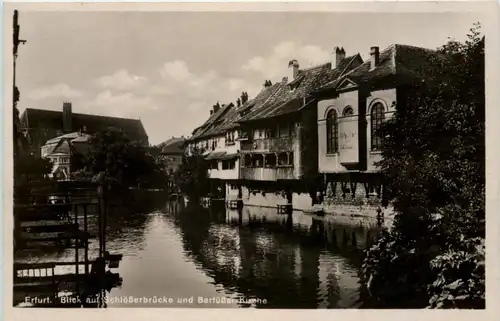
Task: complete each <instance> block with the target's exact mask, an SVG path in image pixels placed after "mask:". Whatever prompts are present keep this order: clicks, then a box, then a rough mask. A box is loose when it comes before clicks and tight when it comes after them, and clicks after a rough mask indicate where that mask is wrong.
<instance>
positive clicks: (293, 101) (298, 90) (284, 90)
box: [239, 54, 363, 122]
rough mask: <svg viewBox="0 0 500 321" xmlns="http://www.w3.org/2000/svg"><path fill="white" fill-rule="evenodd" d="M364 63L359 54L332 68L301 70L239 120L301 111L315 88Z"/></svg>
mask: <svg viewBox="0 0 500 321" xmlns="http://www.w3.org/2000/svg"><path fill="white" fill-rule="evenodd" d="M362 63H363V60H362V59H361V56H360V55H359V54H356V55H353V56H350V57H346V58H344V59H343V60H342V61H340V63H339V65H338V66H337V67H336V68H334V69H332V65H331V63H325V64H322V65H319V66H315V67H312V68H308V69H301V70H299V72H298V74H297V76H296V77H295V79H294V80H293V81H291V82H290V83H289V84H286V83H284V82H282V83H281V86H280V88H279V90H278V91H277V92H276V93H275V94H274V95H273V97H272V98H271V99H268V100H267V101H266V103H265V104H263V105H262V106H260V108H255V109H254V110H253V111H252V112H250V113H249V114H247V115H246V116H244V117H242V118H241V119H240V120H239V122H248V121H254V120H260V119H266V118H272V117H276V116H280V115H284V114H288V113H293V112H296V111H299V110H300V109H301V108H302V107H304V106H305V105H306V98H308V97H309V94H310V93H311V92H313V91H314V90H315V89H317V88H319V87H321V86H323V85H324V84H326V83H328V82H330V81H332V80H334V79H337V78H339V77H340V76H341V75H342V74H344V73H345V72H348V71H350V70H352V69H354V68H355V67H357V66H359V65H360V64H362Z"/></svg>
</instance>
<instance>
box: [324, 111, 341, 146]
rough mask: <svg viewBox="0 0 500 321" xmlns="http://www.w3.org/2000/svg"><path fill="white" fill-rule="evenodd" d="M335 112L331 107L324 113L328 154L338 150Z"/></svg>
mask: <svg viewBox="0 0 500 321" xmlns="http://www.w3.org/2000/svg"><path fill="white" fill-rule="evenodd" d="M338 134H339V133H338V121H337V112H336V111H335V110H334V109H332V110H330V111H329V112H328V114H327V115H326V152H327V153H328V154H333V153H337V152H338V151H339V139H338Z"/></svg>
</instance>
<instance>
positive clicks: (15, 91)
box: [12, 10, 26, 157]
mask: <svg viewBox="0 0 500 321" xmlns="http://www.w3.org/2000/svg"><path fill="white" fill-rule="evenodd" d="M18 19H19V13H18V11H17V10H14V17H13V39H12V40H13V42H12V44H13V48H12V54H13V58H14V59H13V79H12V80H13V82H12V90H13V91H12V101H13V109H14V110H13V112H14V115H13V116H14V157H16V156H17V152H18V150H17V149H18V146H17V145H18V137H19V136H18V135H19V128H18V126H19V110H18V109H17V103H18V101H19V89H18V88H17V86H16V60H17V51H18V47H19V45H20V44H25V43H26V40H21V39H19V30H20V27H19V21H18Z"/></svg>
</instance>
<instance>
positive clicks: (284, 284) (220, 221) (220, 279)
mask: <svg viewBox="0 0 500 321" xmlns="http://www.w3.org/2000/svg"><path fill="white" fill-rule="evenodd" d="M168 206H169V205H168ZM171 215H173V216H174V217H175V224H176V226H178V227H179V228H180V232H181V235H182V240H183V247H184V250H185V252H186V254H187V255H189V256H191V257H193V259H194V260H195V261H196V262H197V263H198V264H199V265H200V267H201V269H202V270H203V271H205V273H206V274H207V275H209V276H210V277H211V278H213V279H214V283H215V284H220V285H222V286H223V287H224V288H225V289H226V290H228V291H231V292H232V293H234V294H235V295H236V296H238V297H243V298H245V299H255V298H258V299H261V302H262V301H263V300H264V299H265V301H266V303H265V304H262V303H257V304H256V306H257V307H262V308H317V307H320V308H348V307H354V306H356V305H357V304H359V303H360V300H359V298H360V290H359V288H360V284H359V277H358V269H359V267H360V263H361V258H362V250H363V249H364V248H365V247H366V245H367V243H369V241H370V240H371V239H372V238H374V237H376V233H377V228H376V223H375V222H362V221H360V220H353V219H348V218H342V219H339V218H333V217H327V218H319V217H314V216H310V215H306V214H304V213H301V212H294V213H293V214H292V215H282V214H277V213H276V210H275V209H264V208H252V207H250V208H244V209H243V211H240V212H237V211H232V210H224V209H222V210H212V211H210V210H205V209H202V208H199V207H195V206H192V207H189V208H187V209H186V210H184V211H177V212H174V213H172V214H171Z"/></svg>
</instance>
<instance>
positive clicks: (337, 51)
mask: <svg viewBox="0 0 500 321" xmlns="http://www.w3.org/2000/svg"><path fill="white" fill-rule="evenodd" d="M344 58H345V51H344V48H341V47H334V48H333V57H332V69H335V68H337V67H338V66H339V64H340V62H341V61H342V60H344Z"/></svg>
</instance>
